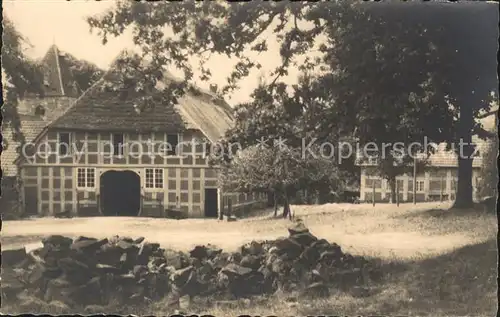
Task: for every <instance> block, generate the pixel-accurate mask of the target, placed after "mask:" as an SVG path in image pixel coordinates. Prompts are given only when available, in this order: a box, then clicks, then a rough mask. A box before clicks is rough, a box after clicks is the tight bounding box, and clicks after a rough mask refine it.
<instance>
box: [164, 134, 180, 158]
mask: <svg viewBox="0 0 500 317" xmlns="http://www.w3.org/2000/svg"><path fill="white" fill-rule="evenodd" d="M167 144H168V145H167V155H169V156H176V155H177V146H178V145H179V135H178V134H168V135H167Z"/></svg>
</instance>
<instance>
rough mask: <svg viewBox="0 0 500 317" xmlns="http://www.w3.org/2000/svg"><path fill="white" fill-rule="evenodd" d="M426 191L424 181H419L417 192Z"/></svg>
mask: <svg viewBox="0 0 500 317" xmlns="http://www.w3.org/2000/svg"><path fill="white" fill-rule="evenodd" d="M423 191H424V181H417V192H423Z"/></svg>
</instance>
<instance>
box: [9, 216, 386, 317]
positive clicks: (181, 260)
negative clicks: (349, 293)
mask: <svg viewBox="0 0 500 317" xmlns="http://www.w3.org/2000/svg"><path fill="white" fill-rule="evenodd" d="M2 267H3V271H2V285H1V286H2V299H3V300H5V302H6V303H15V304H17V305H19V306H20V307H28V306H29V305H30V304H32V302H33V300H36V301H39V302H43V303H46V304H51V303H57V305H59V306H63V307H65V308H67V309H68V310H69V309H73V310H78V311H85V312H89V313H96V311H93V309H95V307H101V309H102V307H107V306H109V305H115V306H116V305H118V306H120V305H122V306H123V305H137V304H138V305H141V304H147V303H151V302H154V301H166V302H167V303H168V305H169V307H172V308H176V307H178V306H179V301H180V299H181V298H182V297H186V296H187V297H188V298H193V297H210V298H212V299H214V300H231V299H238V298H249V297H252V296H255V295H258V296H262V295H266V294H268V295H269V294H273V293H275V292H276V291H278V290H281V291H284V292H296V293H298V294H300V296H304V297H322V296H323V297H325V296H328V295H329V294H330V291H331V290H332V289H339V290H349V289H352V288H356V287H360V286H362V285H365V284H366V283H368V282H369V281H376V280H378V279H379V278H380V271H379V270H378V267H377V266H376V265H374V264H373V263H372V262H370V261H368V260H366V259H364V258H362V257H355V256H352V255H350V254H347V253H344V252H343V251H342V249H341V247H340V246H339V245H337V244H335V243H330V242H328V241H326V240H324V239H319V238H317V237H315V236H314V235H313V234H311V232H309V230H308V229H307V228H306V227H305V226H304V225H303V224H302V223H300V222H299V223H297V224H295V225H293V226H292V227H291V228H289V235H288V236H287V237H283V238H279V239H277V240H273V241H252V242H251V243H248V244H246V245H243V246H241V248H240V249H239V250H238V251H236V252H231V253H230V252H224V250H221V249H219V248H217V247H216V246H213V245H210V244H209V245H201V246H196V247H195V248H194V249H192V250H191V251H190V252H188V253H183V252H178V251H175V250H169V249H163V248H161V247H160V245H159V244H157V243H150V242H146V241H145V240H144V238H135V239H134V238H129V237H112V238H109V239H93V238H89V237H79V238H77V239H75V240H73V239H70V238H68V237H64V236H58V235H54V236H50V237H48V238H46V239H45V240H43V247H42V248H39V249H36V250H33V251H31V252H29V253H26V250H25V249H17V250H8V251H2ZM23 305H24V306H23ZM103 311H107V310H103ZM101 312H102V311H101ZM40 313H42V312H40Z"/></svg>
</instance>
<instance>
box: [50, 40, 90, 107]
mask: <svg viewBox="0 0 500 317" xmlns="http://www.w3.org/2000/svg"><path fill="white" fill-rule="evenodd" d="M64 56H65V53H64V52H61V51H60V50H59V48H58V47H57V46H56V45H52V46H51V47H50V48H49V50H48V51H47V53H46V54H45V56H44V57H43V59H42V61H41V64H42V67H43V75H44V87H45V95H46V96H68V97H74V98H76V97H78V96H79V95H80V94H81V91H80V89H79V87H78V85H77V84H76V81H75V79H74V77H73V74H72V72H71V69H70V65H69V64H68V63H67V61H66V60H65V58H64Z"/></svg>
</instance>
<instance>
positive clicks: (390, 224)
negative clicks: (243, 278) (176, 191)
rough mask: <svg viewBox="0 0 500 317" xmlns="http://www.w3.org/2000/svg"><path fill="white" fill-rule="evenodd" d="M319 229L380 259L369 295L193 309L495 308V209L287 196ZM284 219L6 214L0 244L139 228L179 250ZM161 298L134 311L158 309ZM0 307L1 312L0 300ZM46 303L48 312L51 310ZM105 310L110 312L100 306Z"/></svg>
mask: <svg viewBox="0 0 500 317" xmlns="http://www.w3.org/2000/svg"><path fill="white" fill-rule="evenodd" d="M292 208H293V210H294V212H295V217H296V218H300V219H302V220H303V222H304V223H305V224H306V225H307V226H308V227H309V228H310V230H311V232H312V233H313V234H315V235H316V236H318V237H321V238H325V239H327V240H329V241H330V242H336V243H338V244H339V245H340V246H341V247H342V248H343V250H344V251H347V252H350V253H352V254H355V255H364V256H367V257H371V258H376V259H380V260H381V261H382V263H383V265H384V272H385V273H386V278H385V279H384V282H381V283H379V284H376V285H370V289H371V292H372V294H371V296H368V297H358V296H355V294H347V293H341V292H337V293H332V295H331V297H330V298H328V299H322V300H312V301H310V300H309V301H300V300H297V299H293V298H289V297H293V294H276V295H275V296H274V297H273V298H268V299H261V300H260V301H251V302H249V301H241V302H238V303H236V304H235V303H231V304H230V305H229V304H227V303H225V304H224V305H222V304H220V305H214V304H212V305H209V304H208V303H204V302H199V301H195V302H193V303H192V305H191V306H190V310H192V311H190V312H193V313H202V312H203V313H207V312H208V313H211V314H213V315H215V316H229V315H235V314H243V313H244V314H250V315H252V314H253V315H271V314H273V313H274V314H277V315H279V316H285V315H304V314H311V315H313V314H315V315H318V314H332V315H334V314H344V315H354V314H363V315H366V314H385V315H433V316H438V315H440V316H444V315H447V316H449V315H454V316H457V315H473V316H492V315H494V314H495V312H496V309H497V296H496V290H497V270H496V267H497V245H496V237H497V219H496V215H494V214H487V213H485V212H482V211H479V210H477V211H476V210H469V211H460V212H459V211H454V210H448V208H449V205H447V204H436V203H423V204H418V205H412V204H402V205H400V206H399V207H397V206H394V205H387V204H380V205H377V206H375V207H372V206H371V205H350V204H327V205H321V206H293V207H292ZM289 224H290V222H289V221H288V220H283V219H273V217H272V212H271V211H265V212H262V213H260V214H259V215H255V216H252V217H249V218H247V219H240V220H239V221H236V222H220V221H217V220H205V219H186V220H164V219H148V218H75V219H50V218H46V219H31V220H24V221H5V222H4V223H3V228H2V237H1V241H2V248H11V247H17V246H19V245H26V244H28V246H33V247H34V246H36V243H38V242H39V241H40V239H41V237H44V236H47V235H50V234H63V235H68V236H74V237H77V236H79V235H86V236H93V237H108V236H111V235H127V236H131V237H138V236H145V237H146V238H147V240H148V241H153V242H159V243H160V244H161V245H162V247H165V248H173V249H178V250H184V251H185V250H188V249H190V248H192V247H193V246H194V245H196V244H206V243H212V244H215V245H217V246H219V247H221V248H224V249H227V250H234V249H236V248H238V247H239V246H241V245H242V244H243V243H246V242H249V241H251V240H253V239H273V238H276V237H279V236H284V235H286V234H287V231H286V228H287V227H288V226H289ZM163 307H165V305H164V304H162V303H155V304H152V305H151V306H150V307H148V308H147V311H144V309H145V308H141V310H140V311H120V312H119V313H122V314H123V313H135V314H140V315H145V314H155V315H164V314H168V313H171V312H166V311H164V308H163ZM3 312H9V311H8V310H5V308H4V309H3ZM52 313H54V312H52ZM109 313H111V312H109Z"/></svg>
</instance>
